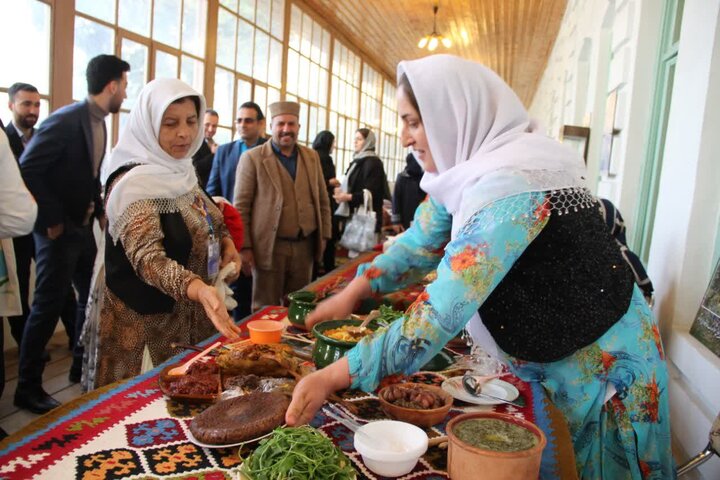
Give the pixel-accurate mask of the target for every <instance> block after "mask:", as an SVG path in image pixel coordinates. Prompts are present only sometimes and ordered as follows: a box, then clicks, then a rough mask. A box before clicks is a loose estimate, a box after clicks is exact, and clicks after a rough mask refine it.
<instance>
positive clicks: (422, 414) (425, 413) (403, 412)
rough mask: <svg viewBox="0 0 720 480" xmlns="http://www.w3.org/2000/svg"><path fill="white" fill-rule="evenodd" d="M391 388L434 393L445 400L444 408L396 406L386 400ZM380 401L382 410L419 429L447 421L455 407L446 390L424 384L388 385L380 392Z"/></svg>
mask: <svg viewBox="0 0 720 480" xmlns="http://www.w3.org/2000/svg"><path fill="white" fill-rule="evenodd" d="M390 387H396V388H397V387H399V388H404V387H405V388H408V387H417V388H422V389H423V390H428V391H431V392H434V393H435V394H436V395H438V396H439V397H440V398H442V399H443V401H444V403H443V405H442V407H438V408H430V409H421V408H407V407H401V406H400V405H395V404H394V403H390V402H388V401H387V400H385V393H386V392H387V390H388V388H390ZM378 399H379V400H380V408H382V410H383V412H385V414H386V415H387V416H388V417H390V418H393V419H395V420H401V421H403V422H408V423H412V424H413V425H417V426H418V427H432V426H433V425H437V424H438V423H441V422H442V421H443V420H445V417H447V414H448V412H449V411H450V408H452V405H453V397H452V395H450V394H449V393H447V392H446V391H445V390H443V389H442V388H440V387H434V386H432V385H425V384H424V383H397V384H395V385H388V386H387V387H385V388H383V389H382V390H380V391H379V392H378Z"/></svg>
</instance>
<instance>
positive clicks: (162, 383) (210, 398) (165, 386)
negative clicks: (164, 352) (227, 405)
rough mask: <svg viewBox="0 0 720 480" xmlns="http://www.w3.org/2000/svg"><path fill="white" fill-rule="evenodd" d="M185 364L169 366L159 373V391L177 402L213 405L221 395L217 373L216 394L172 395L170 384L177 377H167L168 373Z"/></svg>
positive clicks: (220, 384)
mask: <svg viewBox="0 0 720 480" xmlns="http://www.w3.org/2000/svg"><path fill="white" fill-rule="evenodd" d="M183 363H185V362H181V363H179V364H177V365H169V366H167V367H165V368H163V369H162V371H161V372H160V376H159V377H158V386H159V387H160V391H161V392H162V393H163V395H165V396H166V397H168V398H170V399H172V400H177V401H179V402H185V403H213V402H214V401H215V400H217V399H218V398H219V397H220V394H221V393H222V378H221V373H220V372H218V373H217V381H218V388H217V392H215V393H212V394H207V395H193V394H181V393H172V392H171V391H170V384H171V383H172V382H173V380H174V379H176V378H177V377H175V376H172V375H168V372H169V371H170V370H171V369H173V368H175V367H177V366H179V365H182V364H183Z"/></svg>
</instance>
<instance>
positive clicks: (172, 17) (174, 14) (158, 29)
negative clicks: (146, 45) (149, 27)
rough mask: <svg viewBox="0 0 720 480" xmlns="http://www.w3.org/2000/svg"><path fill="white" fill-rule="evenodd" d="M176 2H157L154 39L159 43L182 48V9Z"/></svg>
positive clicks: (161, 0) (169, 0)
mask: <svg viewBox="0 0 720 480" xmlns="http://www.w3.org/2000/svg"><path fill="white" fill-rule="evenodd" d="M181 6H182V3H181V2H177V1H175V0H155V13H154V15H153V38H154V39H155V40H157V41H159V42H162V43H165V44H167V45H170V46H171V47H175V48H180V7H181Z"/></svg>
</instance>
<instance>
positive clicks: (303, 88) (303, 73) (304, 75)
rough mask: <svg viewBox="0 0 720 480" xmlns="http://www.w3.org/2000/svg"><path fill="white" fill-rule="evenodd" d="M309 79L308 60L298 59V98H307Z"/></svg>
mask: <svg viewBox="0 0 720 480" xmlns="http://www.w3.org/2000/svg"><path fill="white" fill-rule="evenodd" d="M309 77H310V60H308V59H307V58H305V57H300V76H299V78H298V96H300V97H302V98H308V86H309Z"/></svg>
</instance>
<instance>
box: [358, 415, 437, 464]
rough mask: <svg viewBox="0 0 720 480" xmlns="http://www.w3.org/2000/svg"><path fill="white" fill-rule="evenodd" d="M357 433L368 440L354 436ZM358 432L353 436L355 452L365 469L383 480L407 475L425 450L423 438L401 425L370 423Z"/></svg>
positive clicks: (418, 431)
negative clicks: (360, 457)
mask: <svg viewBox="0 0 720 480" xmlns="http://www.w3.org/2000/svg"><path fill="white" fill-rule="evenodd" d="M360 431H363V432H365V433H367V434H368V436H366V435H363V434H362V433H358V432H360ZM358 432H356V433H355V439H354V446H355V450H357V451H358V453H359V454H360V455H361V456H362V459H363V462H364V463H365V466H367V467H368V468H369V469H370V470H371V471H373V472H374V473H375V474H377V475H381V476H383V477H399V476H401V475H405V474H407V473H410V472H411V471H412V469H413V468H415V465H416V464H417V462H418V460H419V459H420V457H421V456H422V455H423V454H424V453H425V452H426V451H427V448H428V436H427V434H426V433H425V432H424V431H423V430H422V429H420V428H418V427H416V426H415V425H411V424H409V423H405V422H396V421H394V420H380V421H377V422H370V423H367V424H365V425H363V426H362V427H360V428H359V429H358ZM373 439H380V440H382V442H379V441H373ZM388 446H389V447H390V448H388Z"/></svg>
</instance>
